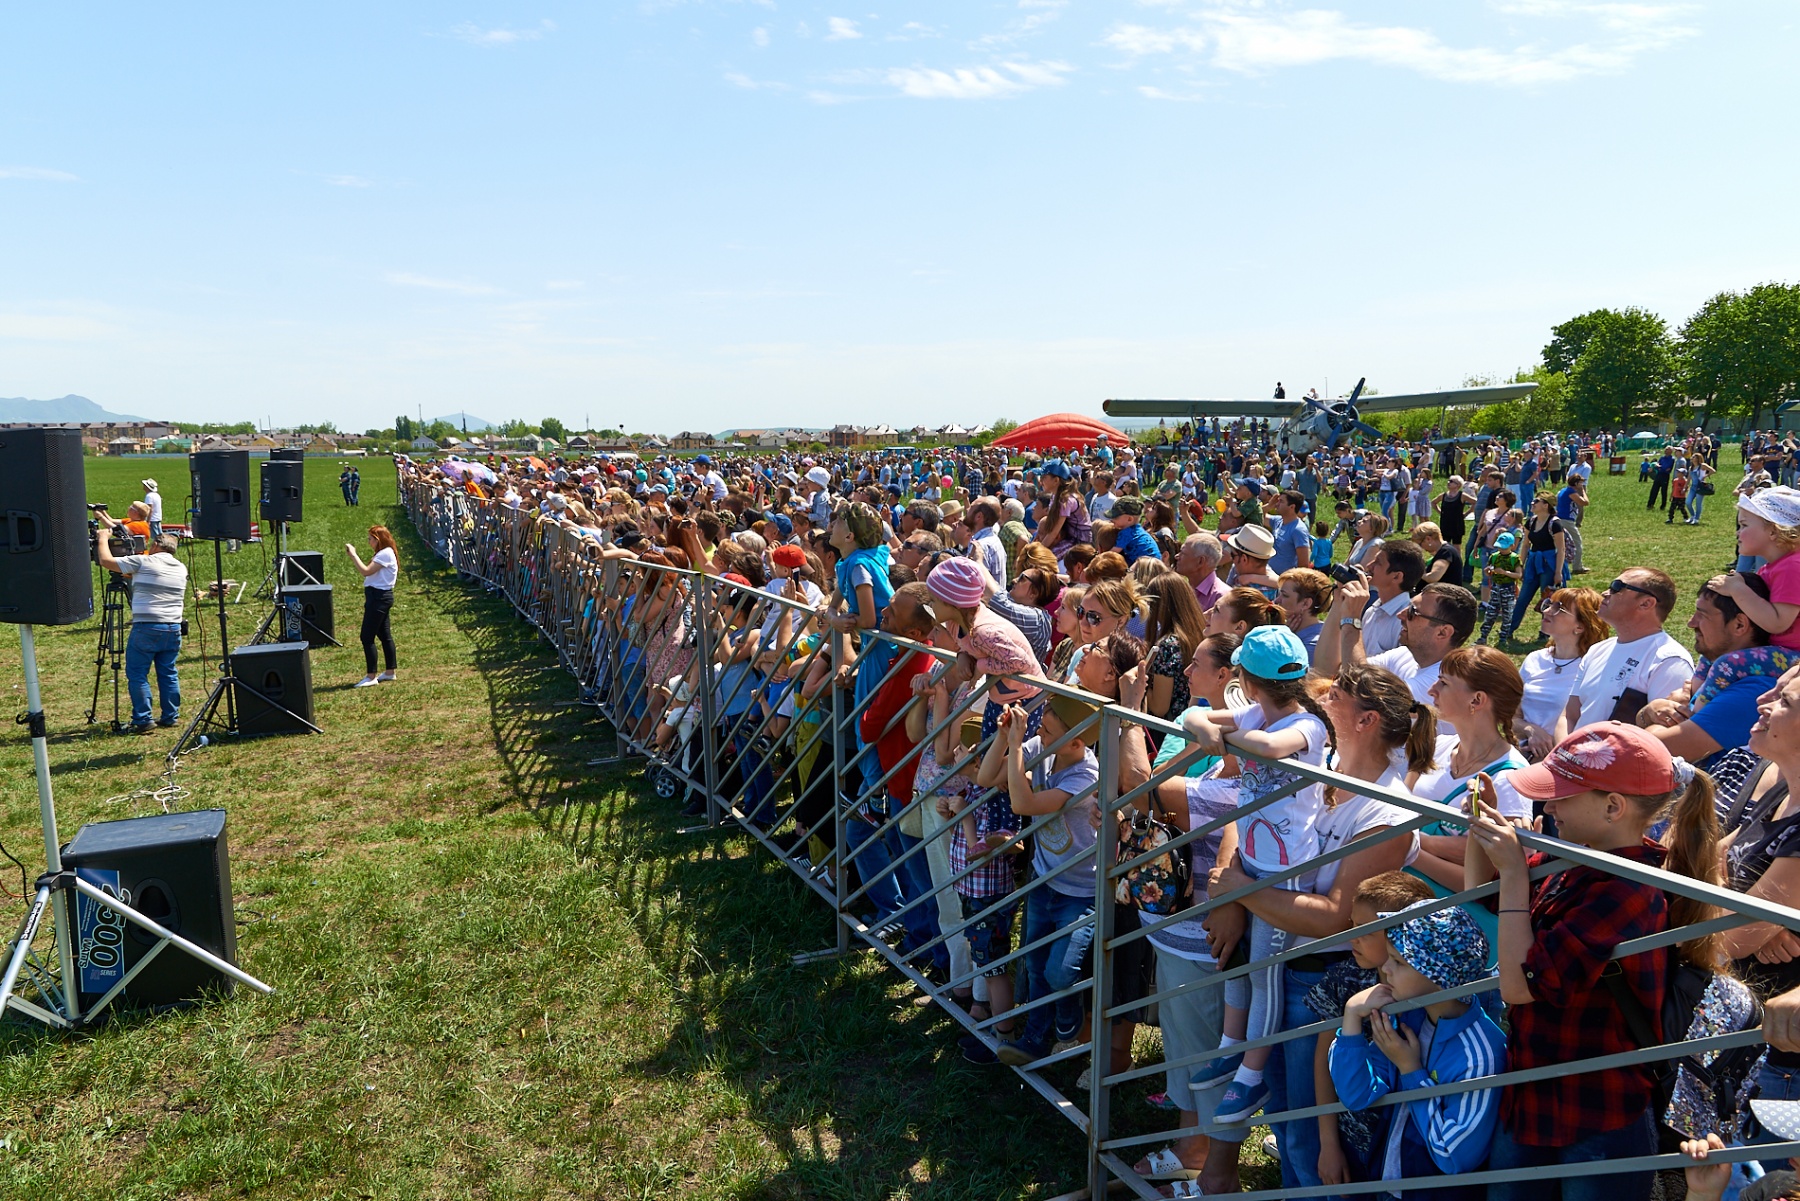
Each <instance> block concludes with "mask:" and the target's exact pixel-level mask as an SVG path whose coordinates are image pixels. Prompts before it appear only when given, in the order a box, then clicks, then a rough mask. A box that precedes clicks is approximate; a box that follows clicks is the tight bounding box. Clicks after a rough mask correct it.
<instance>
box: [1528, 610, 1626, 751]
mask: <svg viewBox="0 0 1800 1201" xmlns="http://www.w3.org/2000/svg"><path fill="white" fill-rule="evenodd" d="M1541 612H1542V613H1543V615H1544V632H1545V633H1546V634H1548V635H1550V645H1549V646H1546V647H1543V648H1542V649H1540V650H1535V651H1532V652H1531V653H1530V654H1529V655H1526V656H1525V662H1523V663H1521V664H1519V675H1520V677H1521V678H1522V679H1523V680H1524V684H1525V699H1524V700H1523V701H1522V702H1521V703H1520V705H1519V720H1518V721H1517V722H1515V723H1513V728H1514V730H1516V731H1517V732H1518V735H1519V745H1520V746H1521V747H1523V748H1524V750H1525V751H1526V753H1527V754H1528V755H1529V756H1530V757H1531V759H1532V761H1533V762H1536V761H1537V760H1539V759H1542V758H1543V757H1544V756H1545V755H1548V754H1549V753H1550V748H1551V747H1552V746H1555V745H1556V738H1555V730H1556V719H1557V718H1558V717H1561V716H1562V712H1563V710H1564V709H1566V708H1568V705H1569V696H1570V694H1571V693H1573V692H1574V691H1575V678H1576V677H1577V676H1579V675H1580V674H1581V657H1582V656H1583V655H1585V654H1587V653H1588V651H1589V650H1590V649H1591V648H1592V647H1593V646H1594V644H1595V643H1597V642H1600V641H1601V640H1602V639H1605V638H1610V637H1611V636H1612V627H1611V626H1609V625H1607V624H1606V622H1604V621H1602V620H1601V619H1600V594H1599V593H1598V592H1596V591H1594V590H1593V589H1592V588H1563V589H1560V590H1558V591H1557V592H1555V593H1554V594H1552V595H1551V597H1550V599H1549V600H1547V601H1545V602H1544V604H1543V606H1542V609H1541Z"/></svg>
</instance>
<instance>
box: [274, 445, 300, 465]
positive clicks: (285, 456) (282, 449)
mask: <svg viewBox="0 0 1800 1201" xmlns="http://www.w3.org/2000/svg"><path fill="white" fill-rule="evenodd" d="M269 458H271V459H273V460H275V461H276V462H278V463H304V462H305V461H306V450H305V448H304V447H300V446H277V447H276V448H275V449H274V450H272V451H270V452H269Z"/></svg>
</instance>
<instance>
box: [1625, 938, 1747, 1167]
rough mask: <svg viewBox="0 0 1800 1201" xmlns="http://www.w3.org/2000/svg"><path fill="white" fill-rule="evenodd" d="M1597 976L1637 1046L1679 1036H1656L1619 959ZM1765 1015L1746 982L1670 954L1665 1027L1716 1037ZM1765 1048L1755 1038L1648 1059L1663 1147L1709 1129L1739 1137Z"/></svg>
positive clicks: (1686, 1035)
mask: <svg viewBox="0 0 1800 1201" xmlns="http://www.w3.org/2000/svg"><path fill="white" fill-rule="evenodd" d="M1600 983H1601V984H1603V985H1604V986H1605V987H1606V990H1607V992H1609V993H1611V994H1612V998H1613V1002H1614V1004H1616V1005H1617V1006H1618V1007H1619V1015H1620V1016H1621V1017H1622V1018H1624V1020H1625V1027H1626V1029H1627V1030H1629V1031H1630V1032H1631V1037H1632V1039H1633V1040H1634V1041H1635V1042H1636V1043H1637V1044H1638V1045H1639V1046H1640V1047H1654V1046H1656V1045H1658V1044H1659V1043H1661V1042H1663V1041H1674V1040H1673V1039H1666V1040H1665V1039H1658V1038H1657V1037H1656V1034H1655V1028H1654V1027H1652V1025H1651V1024H1650V1011H1649V1010H1648V1009H1646V1008H1645V1007H1644V1003H1643V1002H1642V1001H1640V1000H1639V999H1638V996H1637V994H1636V993H1634V992H1632V991H1631V989H1630V988H1628V987H1627V986H1626V984H1625V977H1624V974H1623V972H1622V971H1621V970H1620V968H1619V966H1618V961H1617V960H1614V961H1613V962H1611V963H1609V964H1607V966H1606V969H1605V970H1604V971H1602V972H1601V973H1600ZM1762 1018H1763V1012H1762V1003H1761V1002H1760V1001H1758V1000H1757V999H1756V997H1755V995H1754V994H1753V993H1751V991H1750V989H1749V988H1748V987H1747V986H1746V985H1745V984H1744V982H1743V981H1741V980H1739V979H1737V978H1736V977H1734V976H1726V975H1720V974H1719V973H1717V972H1709V971H1707V970H1706V969H1705V968H1701V967H1695V966H1694V965H1693V964H1691V963H1686V962H1683V961H1681V960H1679V959H1676V960H1674V961H1673V963H1672V966H1671V967H1670V968H1669V970H1668V975H1667V977H1666V978H1665V980H1664V988H1663V1004H1662V1028H1663V1030H1664V1031H1665V1032H1668V1031H1675V1030H1679V1031H1682V1035H1681V1038H1682V1039H1683V1040H1691V1039H1697V1038H1711V1037H1714V1036H1716V1035H1720V1034H1736V1033H1738V1032H1739V1031H1742V1030H1753V1029H1755V1028H1756V1027H1758V1026H1760V1025H1762ZM1767 1050H1768V1048H1767V1047H1765V1046H1763V1045H1762V1044H1761V1043H1751V1044H1748V1045H1746V1046H1741V1047H1727V1048H1726V1049H1724V1050H1722V1051H1708V1052H1705V1053H1703V1054H1700V1055H1683V1056H1680V1057H1678V1058H1674V1059H1664V1060H1660V1061H1658V1062H1655V1063H1651V1064H1647V1065H1646V1066H1647V1067H1648V1068H1649V1069H1650V1073H1651V1077H1652V1080H1653V1082H1654V1083H1653V1086H1652V1091H1651V1104H1652V1106H1653V1107H1654V1109H1655V1112H1656V1114H1657V1118H1658V1123H1657V1125H1658V1134H1659V1136H1660V1139H1659V1141H1660V1142H1661V1143H1662V1144H1663V1146H1664V1148H1665V1149H1667V1150H1676V1149H1678V1146H1677V1144H1678V1143H1679V1142H1680V1140H1682V1139H1685V1138H1705V1137H1706V1136H1707V1135H1708V1134H1709V1133H1717V1134H1719V1135H1720V1136H1721V1137H1723V1138H1726V1139H1728V1140H1734V1139H1737V1138H1738V1137H1739V1133H1740V1129H1739V1128H1740V1127H1741V1126H1742V1124H1743V1120H1744V1116H1745V1111H1746V1110H1747V1109H1748V1104H1747V1102H1748V1096H1747V1093H1748V1092H1749V1086H1750V1084H1751V1083H1752V1082H1754V1081H1755V1079H1756V1071H1757V1068H1758V1066H1759V1065H1760V1064H1761V1063H1762V1059H1763V1056H1764V1055H1765V1054H1766V1053H1767Z"/></svg>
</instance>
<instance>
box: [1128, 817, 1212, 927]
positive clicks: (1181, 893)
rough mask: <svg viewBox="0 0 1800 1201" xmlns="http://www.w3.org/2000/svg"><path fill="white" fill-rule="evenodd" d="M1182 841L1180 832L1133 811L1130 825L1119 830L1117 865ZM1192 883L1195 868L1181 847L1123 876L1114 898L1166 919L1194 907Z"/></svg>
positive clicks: (1165, 852) (1142, 864) (1166, 852)
mask: <svg viewBox="0 0 1800 1201" xmlns="http://www.w3.org/2000/svg"><path fill="white" fill-rule="evenodd" d="M1179 837H1181V831H1180V830H1177V829H1176V828H1175V827H1174V826H1171V825H1169V824H1168V823H1167V822H1160V821H1157V820H1156V819H1155V818H1153V817H1151V816H1150V815H1149V814H1147V813H1141V812H1136V811H1134V812H1133V813H1132V815H1131V821H1130V823H1129V824H1125V825H1121V826H1120V827H1119V854H1118V857H1117V859H1115V860H1114V862H1116V863H1126V862H1129V861H1130V860H1133V859H1136V858H1137V857H1138V856H1139V855H1144V854H1148V853H1149V852H1151V851H1154V850H1156V849H1157V848H1159V847H1162V846H1166V845H1167V844H1168V843H1169V842H1171V841H1172V840H1174V839H1176V838H1179ZM1193 883H1194V872H1193V865H1192V864H1191V863H1190V862H1189V860H1188V853H1187V848H1186V847H1180V848H1177V849H1176V850H1173V851H1164V852H1162V854H1160V855H1158V856H1156V858H1154V859H1150V860H1147V861H1145V862H1143V863H1140V864H1138V865H1137V866H1136V867H1134V868H1132V869H1131V870H1130V871H1128V872H1126V873H1125V874H1124V875H1123V876H1120V877H1119V883H1118V884H1117V885H1116V886H1115V887H1114V889H1113V896H1114V898H1115V899H1116V900H1117V901H1118V902H1119V904H1121V905H1131V906H1134V907H1136V908H1138V909H1141V910H1143V911H1144V912H1145V913H1151V914H1155V915H1157V916H1159V917H1167V916H1168V915H1169V914H1171V913H1174V912H1175V911H1176V910H1177V909H1185V908H1187V906H1188V905H1190V904H1192V903H1193Z"/></svg>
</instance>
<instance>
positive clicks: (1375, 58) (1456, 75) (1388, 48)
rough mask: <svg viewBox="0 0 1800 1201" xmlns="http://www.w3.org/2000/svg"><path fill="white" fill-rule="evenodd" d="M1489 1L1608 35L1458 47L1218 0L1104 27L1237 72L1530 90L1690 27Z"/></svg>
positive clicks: (1414, 33)
mask: <svg viewBox="0 0 1800 1201" xmlns="http://www.w3.org/2000/svg"><path fill="white" fill-rule="evenodd" d="M1494 7H1495V8H1496V9H1498V10H1499V11H1500V12H1501V13H1503V14H1505V15H1508V16H1513V17H1518V18H1523V19H1544V18H1561V19H1580V20H1585V21H1588V22H1590V23H1592V24H1593V25H1594V26H1596V27H1597V28H1598V30H1599V31H1600V32H1601V33H1602V34H1603V35H1604V36H1603V37H1601V38H1598V39H1595V40H1590V41H1581V42H1576V43H1573V44H1570V45H1566V46H1562V47H1560V48H1550V47H1547V46H1545V45H1542V44H1540V43H1526V44H1523V45H1519V46H1515V47H1512V48H1496V47H1485V46H1474V47H1457V46H1451V45H1448V44H1446V43H1445V42H1444V41H1443V40H1442V39H1440V38H1439V37H1438V36H1437V35H1436V34H1435V33H1433V32H1431V31H1430V30H1428V29H1421V28H1416V27H1413V26H1405V25H1386V26H1380V25H1360V24H1356V23H1354V22H1352V21H1351V20H1350V19H1349V18H1348V17H1346V16H1345V15H1344V14H1343V13H1342V12H1338V11H1336V10H1332V9H1287V8H1280V7H1276V6H1274V5H1272V4H1267V3H1263V2H1262V0H1247V2H1240V0H1215V2H1214V3H1212V4H1211V5H1210V6H1209V7H1207V8H1206V9H1204V10H1202V11H1200V12H1198V13H1195V14H1194V16H1193V21H1194V23H1195V24H1193V25H1185V26H1181V27H1176V28H1168V29H1154V28H1151V27H1149V26H1145V25H1134V24H1121V25H1116V26H1114V27H1113V28H1112V29H1111V30H1110V31H1109V32H1108V33H1107V35H1106V37H1105V42H1106V44H1107V45H1109V46H1111V47H1113V48H1114V49H1116V50H1120V51H1123V52H1125V53H1126V54H1129V55H1131V56H1133V57H1146V56H1150V55H1156V54H1179V53H1185V54H1196V55H1198V54H1205V56H1206V61H1207V62H1208V63H1210V65H1212V66H1214V67H1218V68H1221V69H1223V70H1227V71H1233V72H1237V73H1239V74H1259V73H1261V72H1264V71H1271V70H1276V69H1279V68H1283V67H1304V66H1315V65H1318V64H1321V63H1327V62H1334V61H1354V62H1364V63H1369V64H1372V65H1375V66H1382V67H1392V68H1398V69H1400V70H1407V71H1413V72H1416V73H1417V74H1420V75H1423V76H1425V77H1427V78H1430V79H1438V80H1443V81H1445V82H1450V83H1483V84H1498V85H1503V86H1524V87H1529V86H1534V85H1541V84H1550V83H1561V82H1564V81H1567V80H1571V79H1575V78H1579V77H1581V76H1585V75H1595V74H1608V73H1614V72H1618V71H1621V70H1624V69H1625V68H1626V67H1628V66H1630V65H1631V63H1632V62H1633V61H1634V60H1635V59H1636V58H1638V57H1639V56H1641V55H1643V54H1645V53H1648V52H1650V51H1654V50H1658V49H1661V48H1663V47H1665V46H1668V45H1670V44H1672V43H1674V42H1676V41H1679V40H1681V39H1683V38H1687V37H1692V36H1694V34H1695V33H1696V31H1695V30H1694V29H1692V28H1691V27H1688V26H1686V25H1684V24H1682V23H1681V22H1682V18H1683V16H1684V15H1685V13H1686V11H1687V10H1686V8H1685V7H1678V6H1673V5H1666V4H1613V3H1597V4H1596V3H1582V2H1580V0H1496V3H1495V5H1494ZM1196 25H1197V26H1198V27H1197V28H1196V27H1195V26H1196Z"/></svg>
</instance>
